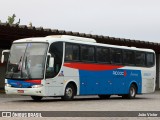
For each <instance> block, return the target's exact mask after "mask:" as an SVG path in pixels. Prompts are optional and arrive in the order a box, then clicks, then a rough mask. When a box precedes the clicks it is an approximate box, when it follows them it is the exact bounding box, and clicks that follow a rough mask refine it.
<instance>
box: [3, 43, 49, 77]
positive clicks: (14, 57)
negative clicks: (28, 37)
mask: <svg viewBox="0 0 160 120" xmlns="http://www.w3.org/2000/svg"><path fill="white" fill-rule="evenodd" d="M47 48H48V44H47V43H15V44H13V45H12V47H11V51H10V57H9V60H8V66H7V72H6V78H8V79H42V78H43V76H44V68H45V67H44V66H45V58H46V52H47Z"/></svg>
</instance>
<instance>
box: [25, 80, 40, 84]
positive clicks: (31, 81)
mask: <svg viewBox="0 0 160 120" xmlns="http://www.w3.org/2000/svg"><path fill="white" fill-rule="evenodd" d="M25 82H30V83H34V84H41V80H25Z"/></svg>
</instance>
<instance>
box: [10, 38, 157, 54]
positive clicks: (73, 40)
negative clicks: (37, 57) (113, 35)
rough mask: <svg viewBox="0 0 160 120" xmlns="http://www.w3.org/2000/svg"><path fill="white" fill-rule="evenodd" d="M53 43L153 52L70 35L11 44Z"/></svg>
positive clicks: (32, 39) (24, 40)
mask: <svg viewBox="0 0 160 120" xmlns="http://www.w3.org/2000/svg"><path fill="white" fill-rule="evenodd" d="M55 41H65V42H70V43H79V44H86V45H96V46H102V47H113V48H120V49H130V50H138V51H148V52H154V50H152V49H144V48H136V47H128V46H118V45H110V44H104V43H97V42H96V40H95V39H92V38H85V37H77V36H70V35H50V36H46V37H33V38H24V39H19V40H16V41H14V42H13V43H21V42H47V43H52V42H55Z"/></svg>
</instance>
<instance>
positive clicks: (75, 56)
mask: <svg viewBox="0 0 160 120" xmlns="http://www.w3.org/2000/svg"><path fill="white" fill-rule="evenodd" d="M65 60H67V61H72V60H74V61H75V60H79V46H78V45H75V44H66V54H65Z"/></svg>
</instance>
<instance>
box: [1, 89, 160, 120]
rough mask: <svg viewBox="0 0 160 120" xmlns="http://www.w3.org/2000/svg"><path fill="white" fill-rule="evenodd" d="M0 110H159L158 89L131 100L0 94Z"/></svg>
mask: <svg viewBox="0 0 160 120" xmlns="http://www.w3.org/2000/svg"><path fill="white" fill-rule="evenodd" d="M0 111H160V91H156V92H155V93H154V94H143V95H137V97H136V99H132V100H128V99H122V98H121V97H119V96H111V98H110V99H108V100H100V99H99V98H98V97H97V96H81V97H80V96H77V97H76V98H75V100H74V101H62V100H61V99H60V98H50V97H46V98H43V99H42V101H41V102H35V101H33V100H32V99H31V98H30V97H28V96H15V95H5V94H0ZM57 119H60V118H57ZM68 119H69V118H68ZM87 119H89V118H87ZM101 119H102V118H101ZM112 119H113V118H112ZM123 119H126V118H123ZM154 119H155V118H154Z"/></svg>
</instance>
